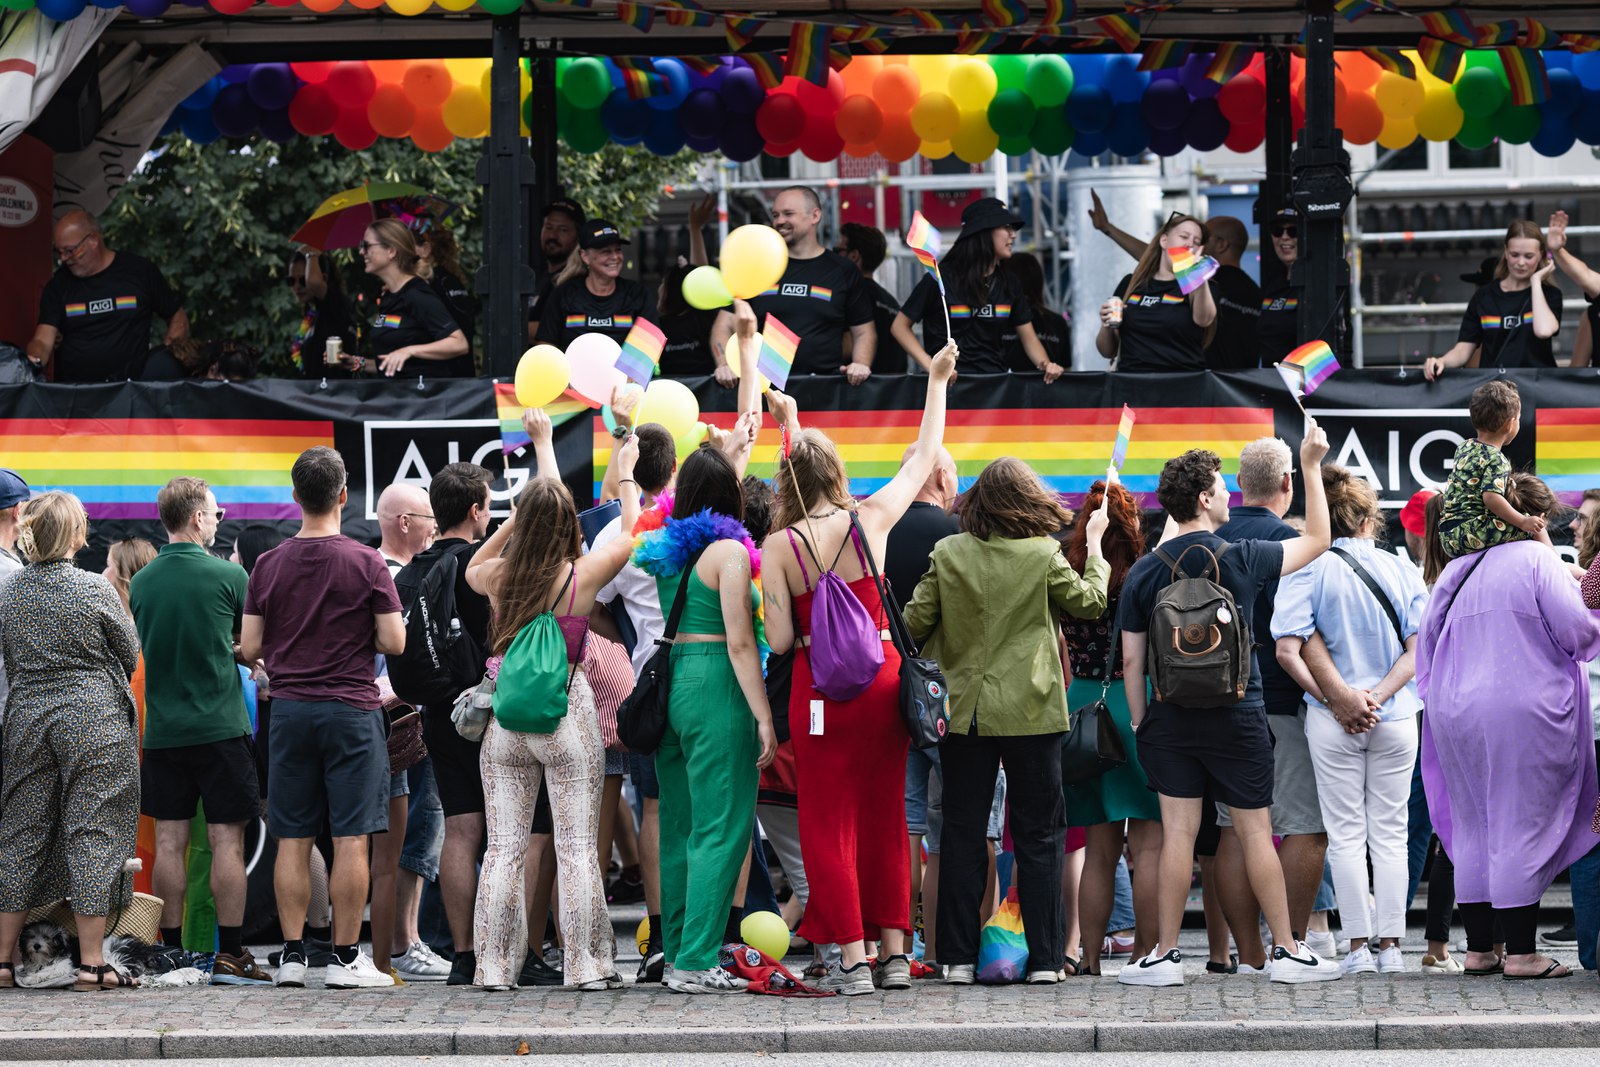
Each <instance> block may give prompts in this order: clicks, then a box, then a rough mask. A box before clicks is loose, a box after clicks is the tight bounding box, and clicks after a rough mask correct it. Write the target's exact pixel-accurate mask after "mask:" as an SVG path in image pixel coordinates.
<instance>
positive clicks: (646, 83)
mask: <svg viewBox="0 0 1600 1067" xmlns="http://www.w3.org/2000/svg"><path fill="white" fill-rule="evenodd" d="M611 61H612V62H613V63H615V64H616V66H617V70H619V71H620V72H621V73H622V88H623V91H624V92H626V93H627V94H628V99H629V100H648V99H649V98H650V97H652V96H664V95H665V94H666V92H667V89H668V85H667V78H666V76H665V75H663V74H658V73H656V66H655V64H654V63H652V62H651V61H650V60H649V59H630V58H628V57H627V56H614V57H612V60H611ZM571 317H572V316H568V318H569V320H570V319H571ZM579 317H580V318H581V317H582V316H579Z"/></svg>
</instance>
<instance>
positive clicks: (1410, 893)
mask: <svg viewBox="0 0 1600 1067" xmlns="http://www.w3.org/2000/svg"><path fill="white" fill-rule="evenodd" d="M1408 811H1409V818H1408V820H1407V840H1406V852H1407V854H1408V857H1407V858H1408V859H1409V860H1410V863H1411V881H1410V882H1409V883H1408V884H1407V885H1406V910H1408V911H1409V910H1410V908H1411V902H1412V901H1413V900H1415V899H1416V896H1417V886H1418V885H1420V884H1421V883H1422V867H1423V864H1425V863H1427V861H1428V846H1429V845H1430V844H1431V843H1432V842H1433V819H1432V818H1431V817H1430V816H1429V815H1428V797H1427V794H1425V793H1424V792H1423V791H1422V755H1421V749H1420V748H1419V749H1418V755H1417V763H1416V766H1415V767H1413V768H1412V770H1411V800H1410V801H1409V803H1408Z"/></svg>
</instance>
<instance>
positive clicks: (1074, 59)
mask: <svg viewBox="0 0 1600 1067" xmlns="http://www.w3.org/2000/svg"><path fill="white" fill-rule="evenodd" d="M1066 58H1067V66H1069V67H1071V68H1072V84H1074V85H1082V84H1083V83H1084V82H1088V83H1089V84H1091V85H1099V84H1100V81H1101V79H1102V78H1104V77H1105V73H1106V57H1105V56H1103V55H1100V54H1099V53H1098V52H1085V53H1083V54H1082V55H1074V56H1067V57H1066Z"/></svg>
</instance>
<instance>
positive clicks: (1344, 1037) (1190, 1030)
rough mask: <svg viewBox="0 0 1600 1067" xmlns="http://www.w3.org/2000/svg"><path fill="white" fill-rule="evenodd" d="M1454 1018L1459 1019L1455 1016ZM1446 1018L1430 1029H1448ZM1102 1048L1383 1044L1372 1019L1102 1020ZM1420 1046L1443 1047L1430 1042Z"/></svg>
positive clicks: (1098, 1036)
mask: <svg viewBox="0 0 1600 1067" xmlns="http://www.w3.org/2000/svg"><path fill="white" fill-rule="evenodd" d="M1452 1021H1453V1020H1452ZM1448 1026H1449V1023H1448V1022H1445V1021H1443V1020H1439V1021H1434V1022H1432V1023H1431V1024H1429V1027H1428V1028H1429V1029H1430V1030H1432V1031H1439V1030H1444V1029H1447V1028H1448ZM1094 1047H1095V1050H1096V1051H1097V1052H1298V1051H1310V1050H1313V1049H1315V1050H1317V1051H1328V1052H1333V1051H1339V1052H1348V1051H1356V1050H1362V1049H1367V1050H1371V1049H1376V1048H1377V1047H1378V1040H1377V1028H1376V1026H1375V1024H1374V1023H1373V1022H1372V1021H1371V1020H1368V1019H1351V1020H1349V1021H1329V1022H1248V1021H1242V1022H1171V1023H1098V1024H1096V1026H1095V1045H1094ZM1415 1047H1418V1048H1427V1047H1440V1046H1437V1045H1435V1046H1429V1045H1427V1044H1421V1045H1417V1046H1415ZM1452 1047H1453V1046H1452Z"/></svg>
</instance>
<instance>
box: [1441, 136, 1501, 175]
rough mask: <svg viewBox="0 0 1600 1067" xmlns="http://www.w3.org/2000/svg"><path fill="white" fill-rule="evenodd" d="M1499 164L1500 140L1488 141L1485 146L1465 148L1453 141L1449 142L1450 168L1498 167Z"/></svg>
mask: <svg viewBox="0 0 1600 1067" xmlns="http://www.w3.org/2000/svg"><path fill="white" fill-rule="evenodd" d="M1499 166H1500V142H1499V141H1493V142H1490V144H1489V145H1488V147H1486V148H1466V147H1464V146H1462V145H1460V144H1457V143H1456V142H1455V141H1451V142H1450V169H1451V170H1471V169H1480V170H1481V169H1498V168H1499Z"/></svg>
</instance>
